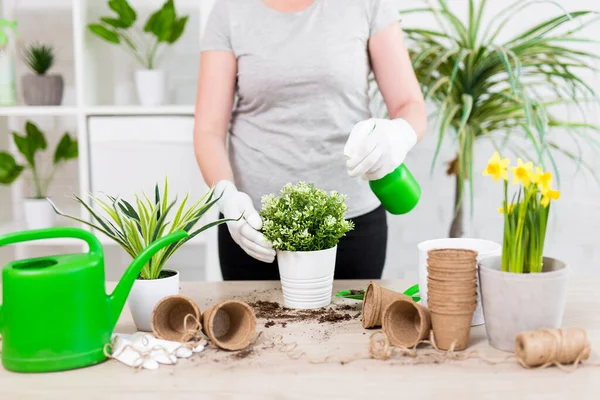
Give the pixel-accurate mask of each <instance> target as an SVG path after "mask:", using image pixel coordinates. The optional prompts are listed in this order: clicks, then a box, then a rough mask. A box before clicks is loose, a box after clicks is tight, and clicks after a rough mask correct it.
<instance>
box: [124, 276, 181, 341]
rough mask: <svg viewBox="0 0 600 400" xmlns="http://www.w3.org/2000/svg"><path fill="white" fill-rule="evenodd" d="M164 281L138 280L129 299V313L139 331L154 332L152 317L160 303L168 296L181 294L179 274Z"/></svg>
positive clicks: (163, 279)
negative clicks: (151, 322)
mask: <svg viewBox="0 0 600 400" xmlns="http://www.w3.org/2000/svg"><path fill="white" fill-rule="evenodd" d="M172 272H175V275H173V276H169V277H167V278H162V279H151V280H145V279H136V281H135V282H134V284H133V287H132V288H131V292H130V293H129V297H128V298H127V303H128V304H129V311H131V316H132V317H133V322H134V323H135V326H136V327H137V329H138V330H140V331H144V332H152V325H151V324H150V316H151V315H152V310H154V307H155V306H156V304H158V302H159V301H160V300H161V299H163V298H164V297H167V296H172V295H176V294H179V272H177V271H174V270H172Z"/></svg>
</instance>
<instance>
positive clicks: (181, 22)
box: [167, 15, 189, 44]
mask: <svg viewBox="0 0 600 400" xmlns="http://www.w3.org/2000/svg"><path fill="white" fill-rule="evenodd" d="M188 19H189V17H188V16H187V15H186V16H185V17H181V18H179V19H178V20H177V21H175V23H174V24H173V29H172V30H171V36H170V37H169V40H167V41H168V42H169V43H170V44H173V43H175V42H176V41H177V40H178V39H179V38H180V37H181V35H182V34H183V31H184V30H185V25H186V23H187V21H188Z"/></svg>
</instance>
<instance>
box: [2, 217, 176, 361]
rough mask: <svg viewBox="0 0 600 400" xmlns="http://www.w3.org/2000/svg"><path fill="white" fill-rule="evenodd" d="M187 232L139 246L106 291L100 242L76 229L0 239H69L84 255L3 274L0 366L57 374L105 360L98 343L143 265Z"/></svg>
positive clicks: (29, 263) (25, 263)
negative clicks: (82, 244) (82, 246)
mask: <svg viewBox="0 0 600 400" xmlns="http://www.w3.org/2000/svg"><path fill="white" fill-rule="evenodd" d="M187 235H188V234H187V233H186V232H184V231H179V232H175V233H172V234H170V235H168V236H165V237H163V238H161V239H159V240H157V241H155V242H154V243H152V244H151V245H150V246H149V247H148V248H147V249H145V250H144V251H142V252H141V253H140V255H139V256H138V257H137V258H136V259H135V260H134V261H133V263H132V264H131V265H130V266H129V268H128V269H127V271H125V275H123V277H122V278H121V281H120V282H119V283H118V285H117V287H116V288H115V290H114V291H113V293H112V294H111V295H107V294H106V290H105V284H104V254H103V252H102V245H101V244H100V242H99V241H98V239H97V238H96V236H94V235H93V234H92V233H90V232H88V231H85V230H82V229H77V228H50V229H42V230H34V231H26V232H17V233H11V234H8V235H5V236H1V237H0V247H2V246H5V245H8V244H13V243H19V242H26V241H31V240H40V239H53V238H75V239H81V240H83V241H85V242H86V243H87V244H88V246H89V252H88V253H87V254H65V255H58V256H49V257H40V258H32V259H27V260H19V261H13V262H11V263H9V264H8V265H6V266H5V267H4V270H3V271H2V305H0V334H1V335H2V365H3V366H4V368H6V369H7V370H10V371H16V372H48V371H61V370H67V369H73V368H79V367H85V366H88V365H93V364H97V363H99V362H102V361H104V360H105V359H106V356H105V354H104V346H105V345H106V344H107V343H110V342H111V335H112V332H113V329H114V328H115V325H116V324H117V320H118V319H119V315H121V311H122V310H123V306H124V305H125V300H127V296H128V295H129V291H130V290H131V287H132V286H133V282H134V281H135V280H136V278H137V277H138V275H139V273H140V271H141V269H142V267H143V266H144V265H145V264H146V263H147V262H148V261H150V259H151V258H152V256H153V255H154V254H156V253H157V252H158V251H159V250H160V249H162V248H164V247H166V246H168V245H170V244H172V243H175V242H177V241H179V240H181V239H183V238H185V237H187Z"/></svg>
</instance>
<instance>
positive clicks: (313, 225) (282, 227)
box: [260, 182, 354, 251]
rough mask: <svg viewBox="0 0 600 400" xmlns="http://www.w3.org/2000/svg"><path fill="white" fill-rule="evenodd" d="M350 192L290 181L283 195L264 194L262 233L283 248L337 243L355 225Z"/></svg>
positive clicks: (302, 248)
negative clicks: (348, 215)
mask: <svg viewBox="0 0 600 400" xmlns="http://www.w3.org/2000/svg"><path fill="white" fill-rule="evenodd" d="M347 209H348V208H347V207H346V196H345V195H342V194H340V193H338V192H335V191H331V192H329V193H327V192H326V191H324V190H321V189H317V188H315V186H314V185H312V184H307V183H305V182H299V183H297V184H296V185H292V184H287V185H285V186H284V187H283V188H282V189H281V191H280V194H279V196H275V195H273V194H270V195H267V196H264V197H263V198H262V210H261V212H260V215H261V217H262V219H263V227H262V233H263V234H264V235H265V237H266V238H267V240H269V241H270V242H271V243H272V244H273V248H274V249H276V250H282V251H318V250H325V249H329V248H332V247H334V246H335V245H337V243H338V242H339V240H340V238H342V237H343V236H344V235H345V234H346V233H347V232H349V231H351V230H352V229H353V228H354V224H353V223H352V221H348V220H346V219H345V215H346V211H347Z"/></svg>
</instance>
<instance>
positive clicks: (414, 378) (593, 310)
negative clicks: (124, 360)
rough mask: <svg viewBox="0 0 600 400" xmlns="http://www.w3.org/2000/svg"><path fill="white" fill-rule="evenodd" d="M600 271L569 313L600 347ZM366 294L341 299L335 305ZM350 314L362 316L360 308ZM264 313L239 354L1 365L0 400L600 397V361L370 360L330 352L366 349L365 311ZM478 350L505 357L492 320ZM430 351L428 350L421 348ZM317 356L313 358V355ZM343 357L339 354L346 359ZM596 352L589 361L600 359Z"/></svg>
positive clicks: (229, 291)
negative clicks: (145, 361)
mask: <svg viewBox="0 0 600 400" xmlns="http://www.w3.org/2000/svg"><path fill="white" fill-rule="evenodd" d="M366 284H367V281H336V282H335V283H334V290H335V291H336V292H337V291H338V290H343V289H349V288H363V287H365V286H366ZM381 285H382V286H384V287H387V288H390V289H394V290H398V291H403V290H404V289H406V288H408V287H409V286H411V283H410V282H407V281H398V280H394V281H382V282H381ZM599 288H600V280H598V279H575V278H574V279H572V281H571V283H570V291H569V296H568V303H567V308H566V312H565V318H564V326H565V327H583V328H585V329H587V330H588V333H589V337H590V339H591V341H592V348H593V349H594V347H595V346H600V291H599V290H598V289H599ZM181 292H182V294H185V295H187V296H189V297H191V298H192V299H194V300H195V301H196V302H197V303H198V305H199V306H200V308H201V310H205V309H207V308H208V307H209V306H210V305H213V304H215V303H217V302H219V301H221V300H226V299H231V298H237V299H243V300H248V301H255V300H259V299H262V300H275V301H281V291H280V289H279V282H219V283H204V282H189V283H185V282H184V283H182V288H181ZM345 304H348V305H351V306H352V307H353V309H354V308H355V309H356V310H357V311H358V310H360V302H358V301H353V300H346V299H338V298H335V299H334V305H333V306H332V307H334V308H335V307H339V306H340V305H345ZM350 314H352V315H353V316H357V315H356V314H357V313H356V312H355V311H350ZM265 322H266V321H265V320H264V319H259V320H258V325H257V332H260V331H262V332H263V334H262V335H261V336H260V337H259V338H258V340H257V341H256V343H255V344H254V345H253V348H252V352H251V353H250V354H249V355H248V356H247V357H243V358H241V357H239V356H237V357H236V356H235V353H230V352H225V351H221V350H217V349H215V348H214V347H213V346H209V347H208V348H207V350H205V351H204V352H202V353H199V354H196V355H194V356H193V357H192V358H190V359H182V360H179V362H178V364H177V365H174V366H170V365H162V366H161V367H160V368H159V369H158V370H155V371H149V370H141V371H136V370H133V369H131V368H129V367H126V366H124V365H122V364H120V363H118V362H117V361H114V360H109V361H107V362H104V363H102V364H100V365H97V366H94V367H88V368H83V369H79V370H74V371H67V372H58V373H50V374H35V375H31V374H16V373H11V372H8V371H5V370H4V369H2V368H1V367H0V399H18V398H36V399H61V400H63V399H67V398H68V399H95V398H98V399H100V398H110V399H117V398H126V399H137V398H140V399H153V398H160V399H199V398H219V399H230V398H231V399H237V398H245V399H247V398H250V399H253V398H255V399H271V398H273V399H279V398H291V399H325V398H327V399H329V398H331V399H336V398H339V399H354V398H357V399H358V398H363V399H364V398H365V397H372V398H384V397H385V398H400V397H411V398H416V399H430V398H431V399H453V398H458V399H461V400H462V399H491V398H501V399H504V398H506V399H509V398H510V399H515V398H524V399H554V398H556V399H563V398H567V397H566V396H567V395H568V396H570V397H571V396H572V397H575V398H579V399H589V398H595V399H598V398H600V367H594V366H588V367H585V366H583V367H580V368H579V369H577V370H576V371H573V372H563V371H561V370H558V369H557V368H549V369H545V370H525V369H523V368H521V367H520V366H518V365H517V364H516V363H514V362H508V363H505V364H501V365H495V366H491V365H488V364H485V363H483V362H482V361H481V360H475V359H471V360H468V361H443V362H439V361H438V362H437V363H436V362H433V359H432V358H431V357H429V358H427V357H418V358H416V359H411V358H394V359H390V360H385V361H383V360H374V359H368V358H365V359H361V360H357V361H354V362H351V363H347V364H341V363H340V362H339V361H336V360H335V359H334V360H331V361H329V362H327V363H322V364H312V363H310V362H309V361H308V358H310V360H313V361H314V360H323V359H324V358H325V357H326V356H328V355H335V356H336V357H339V358H342V359H343V358H349V357H351V356H354V355H358V356H364V357H367V355H368V344H369V338H370V335H371V334H372V332H373V330H364V329H362V327H361V323H360V318H353V319H351V320H349V321H344V322H338V323H318V322H316V321H313V322H306V321H301V322H289V323H288V324H287V326H285V327H283V326H282V325H281V324H276V325H274V326H270V327H269V328H266V327H265ZM134 331H135V328H134V325H133V323H132V319H131V315H130V313H129V310H128V309H127V308H125V309H124V311H123V314H122V315H121V319H120V321H119V324H118V325H117V329H116V332H121V333H131V332H134ZM277 334H280V335H281V336H282V337H283V340H284V342H285V343H296V344H297V346H298V347H297V352H296V353H295V354H298V352H299V351H303V352H305V353H306V354H307V356H306V357H303V358H301V359H297V360H295V359H292V358H290V357H289V355H288V354H286V353H283V352H281V351H280V347H279V346H277V347H272V339H274V338H276V336H277ZM470 349H481V350H482V351H483V352H484V353H485V354H486V355H488V356H490V357H496V356H502V355H504V354H505V353H501V352H499V351H496V350H494V349H492V348H490V347H489V345H488V343H487V340H486V336H485V328H484V327H483V326H479V327H475V328H473V329H472V331H471V344H470ZM419 351H420V352H421V353H428V352H429V350H428V349H420V350H419ZM307 357H308V358H307ZM339 358H338V359H339ZM599 361H600V354H599V352H598V351H593V353H592V358H591V359H590V362H599Z"/></svg>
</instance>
